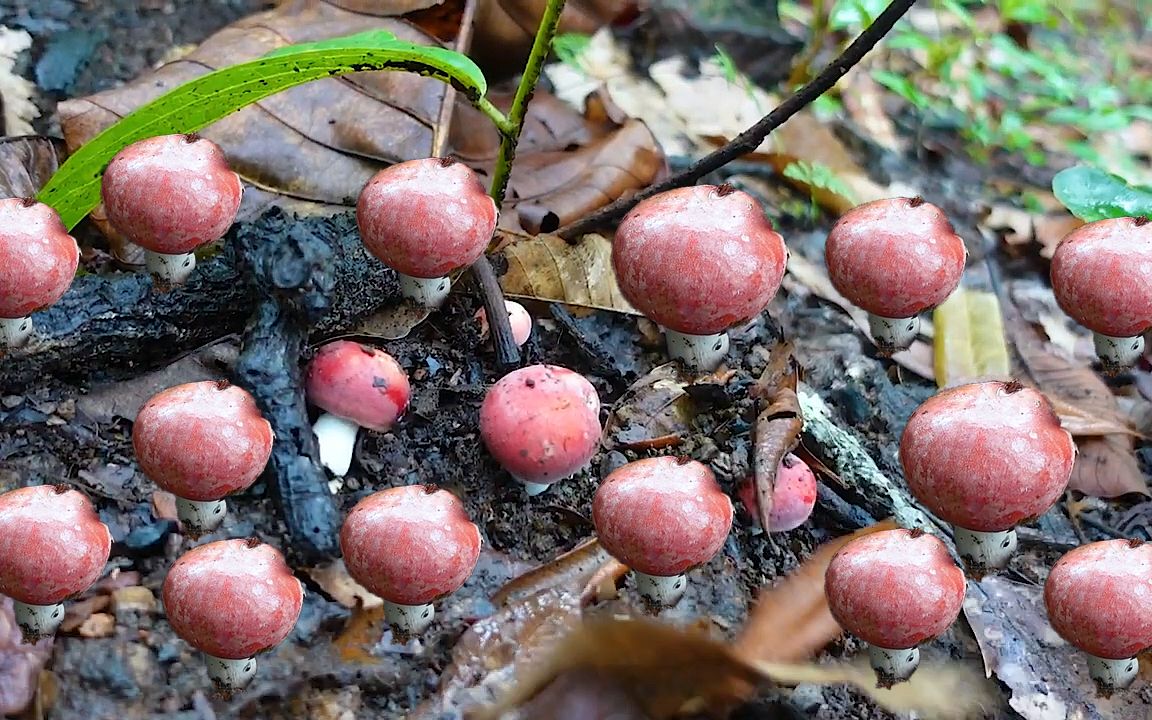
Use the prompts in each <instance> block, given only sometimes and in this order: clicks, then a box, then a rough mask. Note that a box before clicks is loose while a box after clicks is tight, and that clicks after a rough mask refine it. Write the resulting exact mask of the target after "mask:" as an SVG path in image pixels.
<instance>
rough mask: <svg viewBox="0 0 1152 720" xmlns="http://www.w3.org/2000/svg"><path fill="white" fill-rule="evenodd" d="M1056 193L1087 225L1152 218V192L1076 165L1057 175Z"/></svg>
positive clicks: (1146, 188) (1055, 178)
mask: <svg viewBox="0 0 1152 720" xmlns="http://www.w3.org/2000/svg"><path fill="white" fill-rule="evenodd" d="M1052 192H1053V193H1054V194H1055V195H1056V198H1057V199H1058V200H1060V202H1062V203H1064V206H1065V207H1066V208H1068V209H1069V210H1070V211H1071V212H1072V214H1073V215H1075V216H1076V217H1078V218H1080V219H1081V220H1083V221H1084V222H1094V221H1096V220H1104V219H1107V218H1116V217H1140V216H1144V217H1150V218H1152V188H1149V187H1142V186H1139V185H1129V184H1128V183H1126V182H1125V181H1124V179H1123V178H1121V177H1118V176H1116V175H1112V174H1111V173H1107V172H1104V171H1103V170H1100V169H1098V168H1094V167H1088V166H1086V165H1076V166H1075V167H1070V168H1068V169H1067V170H1061V171H1060V172H1058V173H1056V177H1054V178H1053V179H1052Z"/></svg>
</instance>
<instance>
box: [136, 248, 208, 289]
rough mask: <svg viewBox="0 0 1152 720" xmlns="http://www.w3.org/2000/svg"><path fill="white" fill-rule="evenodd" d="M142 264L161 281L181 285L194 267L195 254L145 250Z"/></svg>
mask: <svg viewBox="0 0 1152 720" xmlns="http://www.w3.org/2000/svg"><path fill="white" fill-rule="evenodd" d="M144 266H145V267H147V268H148V272H150V273H152V274H153V275H154V276H156V277H157V278H158V279H159V280H161V281H162V282H164V283H166V284H168V285H181V284H183V282H184V281H185V280H187V279H188V276H189V275H191V274H192V271H193V270H195V269H196V255H195V254H194V253H180V254H179V255H165V254H163V253H158V252H152V251H151V250H145V251H144Z"/></svg>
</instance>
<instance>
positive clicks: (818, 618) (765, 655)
mask: <svg viewBox="0 0 1152 720" xmlns="http://www.w3.org/2000/svg"><path fill="white" fill-rule="evenodd" d="M896 527H897V525H896V523H895V522H893V521H891V520H885V521H884V522H880V523H877V524H875V525H872V526H871V527H867V528H864V529H862V530H857V531H856V532H854V533H852V534H851V535H845V536H844V537H840V538H837V539H835V540H832V541H831V542H827V543H825V544H823V545H821V546H820V547H819V548H817V550H816V552H814V553H812V555H811V556H810V557H809V558H808V559H806V560H805V561H804V562H803V563H801V564H800V567H798V568H796V570H794V571H793V572H792V573H790V574H789V575H788V576H787V577H786V578H784V579H783V580H781V581H780V582H778V583H777V584H776V585H774V586H772V587H770V588H766V589H764V590H763V591H761V593H760V597H759V599H758V600H757V602H756V605H755V606H754V607H753V608H752V610H751V611H750V612H749V613H748V621H747V622H745V623H744V627H743V629H741V631H740V634H739V636H737V638H736V642H735V643H734V645H733V648H732V649H733V651H734V652H735V653H736V654H737V655H738V656H740V657H742V658H744V659H746V660H747V661H749V662H795V661H799V660H806V659H808V658H810V657H812V656H813V655H814V654H816V653H817V652H819V651H820V650H821V649H823V648H824V646H825V645H827V644H828V643H830V642H832V641H833V640H835V639H836V638H838V637H840V634H841V633H842V632H843V630H842V629H841V628H840V625H839V624H837V622H836V620H835V619H834V618H833V617H832V612H831V611H830V610H829V609H828V600H827V598H825V597H824V573H825V572H827V570H828V563H830V562H831V561H832V556H833V555H835V554H836V552H837V551H838V550H840V548H842V547H844V546H845V545H847V544H848V543H849V542H851V541H852V540H854V539H856V538H858V537H863V536H864V535H870V534H871V533H874V532H880V531H882V530H892V529H895V528H896Z"/></svg>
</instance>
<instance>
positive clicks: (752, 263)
mask: <svg viewBox="0 0 1152 720" xmlns="http://www.w3.org/2000/svg"><path fill="white" fill-rule="evenodd" d="M787 261H788V250H787V248H785V247H784V239H783V238H781V237H780V234H779V233H777V232H776V231H775V230H773V229H772V223H771V222H770V221H769V220H768V218H767V217H766V216H765V215H764V211H763V210H762V209H761V207H760V205H759V203H757V202H756V200H755V199H754V198H753V197H752V196H751V195H749V194H747V193H745V192H741V191H739V190H736V189H734V188H733V187H732V186H731V185H721V186H719V187H717V186H714V185H698V186H696V187H688V188H679V189H677V190H669V191H668V192H664V193H660V194H659V195H655V196H653V197H650V198H648V199H647V200H644V201H642V202H640V203H639V204H638V205H636V207H634V208H633V209H632V211H631V212H629V213H628V215H627V216H625V218H624V220H623V221H622V222H621V223H620V227H619V228H618V229H617V230H616V238H615V240H614V241H613V243H612V266H613V268H615V270H616V279H617V281H618V282H619V284H620V291H621V292H622V293H623V294H624V297H625V298H627V299H628V302H630V303H632V305H634V306H635V307H636V309H637V310H639V311H640V312H642V313H644V316H645V317H647V318H648V319H650V320H652V321H653V322H656V323H659V324H660V325H662V326H663V327H664V331H665V337H666V339H667V343H668V354H669V355H670V356H671V357H672V358H674V359H679V360H682V361H684V362H685V363H686V364H688V365H692V366H696V367H700V368H703V369H705V370H711V369H714V368H715V367H716V366H718V365H719V364H720V363H721V362H722V361H723V359H724V356H725V354H727V352H728V333H727V330H728V329H729V328H731V327H733V326H734V325H738V324H740V323H746V322H748V321H749V320H751V319H753V318H755V317H756V316H757V315H759V314H760V313H761V312H762V311H763V310H764V308H766V307H767V306H768V303H769V302H770V301H771V300H772V298H773V296H775V295H776V291H777V290H779V289H780V281H781V280H782V279H783V278H784V266H785V264H786V263H787Z"/></svg>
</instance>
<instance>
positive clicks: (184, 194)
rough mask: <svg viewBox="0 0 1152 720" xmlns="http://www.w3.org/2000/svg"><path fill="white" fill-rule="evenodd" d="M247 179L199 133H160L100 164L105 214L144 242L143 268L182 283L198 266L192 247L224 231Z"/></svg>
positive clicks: (117, 226) (165, 280) (233, 216)
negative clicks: (105, 164)
mask: <svg viewBox="0 0 1152 720" xmlns="http://www.w3.org/2000/svg"><path fill="white" fill-rule="evenodd" d="M243 191H244V186H243V184H242V183H241V182H240V176H239V175H237V174H236V173H234V172H232V169H231V168H230V167H228V161H227V159H225V157H224V152H223V151H222V150H221V149H220V147H219V146H218V145H216V143H214V142H212V141H211V140H207V139H205V138H202V137H200V136H199V135H196V134H188V135H160V136H157V137H151V138H146V139H144V140H139V141H137V142H134V143H132V144H131V145H129V146H127V147H125V148H124V149H123V150H121V151H120V152H118V153H116V155H115V156H114V157H113V158H112V160H111V162H109V163H108V167H107V169H106V170H105V171H104V178H103V180H102V181H101V186H100V197H101V198H102V199H103V201H104V211H105V213H106V214H107V217H108V222H109V223H111V224H112V227H114V228H115V229H116V230H117V231H118V232H120V233H122V234H123V235H124V236H125V237H126V238H128V239H129V240H131V241H132V242H134V243H136V244H137V245H139V246H140V247H142V248H144V261H145V264H146V266H147V268H148V271H149V272H150V273H152V274H153V275H154V276H156V278H158V279H159V280H160V281H161V282H163V283H164V284H167V285H179V284H181V283H183V282H184V281H185V280H187V279H188V276H189V275H191V274H192V271H193V270H195V269H196V255H195V250H196V249H197V248H199V247H201V246H203V245H207V244H208V243H210V242H213V241H216V240H219V239H220V238H222V237H224V234H225V233H226V232H228V228H229V227H231V226H232V223H233V222H235V220H236V213H237V211H238V210H239V209H240V198H241V195H242V194H243Z"/></svg>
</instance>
